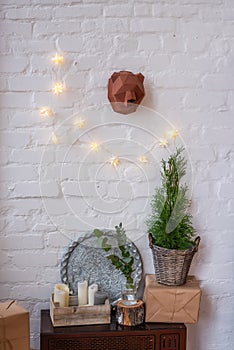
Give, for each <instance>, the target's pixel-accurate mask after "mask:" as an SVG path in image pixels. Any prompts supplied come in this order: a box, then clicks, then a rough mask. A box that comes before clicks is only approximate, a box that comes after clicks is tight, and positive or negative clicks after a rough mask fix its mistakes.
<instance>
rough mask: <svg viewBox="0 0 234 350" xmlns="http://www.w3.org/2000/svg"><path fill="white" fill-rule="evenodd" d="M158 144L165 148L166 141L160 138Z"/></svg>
mask: <svg viewBox="0 0 234 350" xmlns="http://www.w3.org/2000/svg"><path fill="white" fill-rule="evenodd" d="M159 146H160V147H162V148H166V147H167V146H168V141H167V140H166V139H161V140H160V141H159Z"/></svg>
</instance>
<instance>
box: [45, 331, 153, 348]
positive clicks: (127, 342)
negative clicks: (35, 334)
mask: <svg viewBox="0 0 234 350" xmlns="http://www.w3.org/2000/svg"><path fill="white" fill-rule="evenodd" d="M154 344H155V341H154V336H153V335H139V336H129V335H128V336H118V337H113V336H112V337H107V336H105V337H102V336H98V337H87V338H86V337H72V338H67V337H66V338H54V339H49V350H104V349H105V350H154V346H155V345H154Z"/></svg>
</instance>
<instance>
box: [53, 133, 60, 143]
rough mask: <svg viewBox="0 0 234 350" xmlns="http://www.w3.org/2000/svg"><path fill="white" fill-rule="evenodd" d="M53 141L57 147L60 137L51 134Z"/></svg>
mask: <svg viewBox="0 0 234 350" xmlns="http://www.w3.org/2000/svg"><path fill="white" fill-rule="evenodd" d="M51 140H52V142H53V143H54V144H55V145H57V144H58V142H59V139H58V136H57V135H56V134H55V133H54V132H52V134H51Z"/></svg>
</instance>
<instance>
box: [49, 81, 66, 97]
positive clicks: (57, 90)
mask: <svg viewBox="0 0 234 350" xmlns="http://www.w3.org/2000/svg"><path fill="white" fill-rule="evenodd" d="M52 90H53V93H54V94H55V95H61V94H62V93H63V91H64V90H65V86H64V84H63V83H61V82H60V81H59V82H57V83H55V84H54V86H53V88H52Z"/></svg>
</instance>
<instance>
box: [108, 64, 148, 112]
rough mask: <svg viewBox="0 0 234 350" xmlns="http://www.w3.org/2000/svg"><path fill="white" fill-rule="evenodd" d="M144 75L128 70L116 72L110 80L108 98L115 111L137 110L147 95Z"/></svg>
mask: <svg viewBox="0 0 234 350" xmlns="http://www.w3.org/2000/svg"><path fill="white" fill-rule="evenodd" d="M143 82H144V76H143V75H142V74H141V73H138V74H133V73H132V72H128V71H121V72H117V73H116V72H115V73H113V74H112V76H111V77H110V79H109V81H108V98H109V101H110V103H111V105H112V108H113V110H114V111H115V112H117V113H121V114H129V113H133V112H135V111H136V109H137V107H138V105H139V104H140V103H141V101H142V100H143V97H144V96H145V90H144V85H143Z"/></svg>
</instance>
